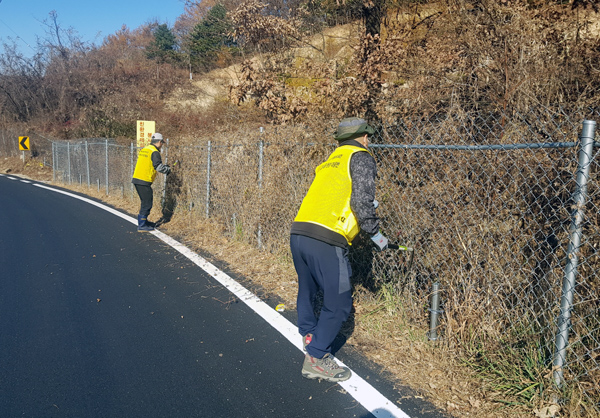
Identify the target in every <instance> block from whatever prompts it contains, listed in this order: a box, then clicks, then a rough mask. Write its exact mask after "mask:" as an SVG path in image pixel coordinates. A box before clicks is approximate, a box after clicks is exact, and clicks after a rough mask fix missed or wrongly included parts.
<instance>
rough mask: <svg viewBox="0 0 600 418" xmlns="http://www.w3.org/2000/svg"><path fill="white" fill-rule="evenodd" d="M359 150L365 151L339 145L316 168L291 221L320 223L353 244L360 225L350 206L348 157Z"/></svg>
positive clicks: (350, 180) (350, 178) (359, 148)
mask: <svg viewBox="0 0 600 418" xmlns="http://www.w3.org/2000/svg"><path fill="white" fill-rule="evenodd" d="M362 151H364V152H368V151H367V150H366V149H364V148H361V147H357V146H354V145H344V146H341V147H339V148H338V149H336V150H335V151H334V152H333V153H332V154H331V155H330V156H329V158H328V159H327V161H325V162H324V163H323V164H321V165H319V166H318V167H317V168H316V170H315V173H316V175H315V179H314V180H313V182H312V184H311V186H310V188H309V189H308V193H307V194H306V196H305V197H304V199H303V200H302V205H300V210H299V211H298V214H297V215H296V218H295V219H294V222H309V223H313V224H317V225H320V226H322V227H324V228H327V229H329V230H331V231H333V232H337V233H338V234H340V235H342V236H343V237H344V238H346V241H347V242H348V245H352V240H353V239H354V238H355V237H356V235H358V232H359V229H360V228H359V226H358V223H357V221H356V217H355V216H354V213H352V209H351V208H350V197H351V195H352V177H350V159H351V158H352V155H353V154H354V153H356V152H362Z"/></svg>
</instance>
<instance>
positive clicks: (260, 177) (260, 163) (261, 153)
mask: <svg viewBox="0 0 600 418" xmlns="http://www.w3.org/2000/svg"><path fill="white" fill-rule="evenodd" d="M263 131H264V128H263V127H262V126H261V127H260V134H261V135H262V133H263ZM264 145H265V144H264V141H263V140H262V138H261V140H260V142H259V144H258V204H259V205H260V206H261V207H262V181H263V156H264ZM260 214H261V210H260V207H259V209H258V233H257V235H258V236H257V242H258V248H259V249H261V248H262V227H261V223H260Z"/></svg>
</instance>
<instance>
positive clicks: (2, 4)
mask: <svg viewBox="0 0 600 418" xmlns="http://www.w3.org/2000/svg"><path fill="white" fill-rule="evenodd" d="M52 10H56V12H57V15H58V22H59V24H60V26H61V27H62V28H63V29H68V28H72V29H74V30H75V31H77V33H78V34H79V35H80V37H81V39H82V40H84V41H86V42H90V43H94V44H96V45H100V44H101V43H102V40H103V39H104V38H105V37H106V36H108V35H110V34H113V33H115V32H116V31H117V30H119V29H121V26H123V25H127V27H129V28H130V29H135V28H137V27H138V26H140V25H142V24H144V23H146V22H148V21H153V20H158V21H159V22H160V23H168V24H169V27H171V26H172V25H173V24H174V23H175V20H176V19H177V17H178V16H179V15H181V14H182V13H183V11H184V2H183V0H0V43H2V42H7V41H9V38H10V39H13V40H15V41H16V42H17V45H18V46H19V50H20V51H21V52H22V53H24V54H26V55H31V54H32V53H33V50H32V48H33V49H35V48H36V36H37V37H40V38H44V37H45V36H46V35H45V34H46V32H45V26H44V24H43V23H42V22H43V21H44V20H46V19H47V18H48V14H49V13H50V12H51V11H52ZM28 45H29V46H28Z"/></svg>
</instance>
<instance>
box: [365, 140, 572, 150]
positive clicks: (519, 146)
mask: <svg viewBox="0 0 600 418" xmlns="http://www.w3.org/2000/svg"><path fill="white" fill-rule="evenodd" d="M576 146H577V142H543V143H533V144H495V145H410V144H370V145H369V148H399V149H435V150H458V151H489V150H499V151H509V150H517V149H542V148H573V147H576Z"/></svg>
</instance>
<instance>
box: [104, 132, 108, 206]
mask: <svg viewBox="0 0 600 418" xmlns="http://www.w3.org/2000/svg"><path fill="white" fill-rule="evenodd" d="M105 143H106V195H107V196H108V138H106V142H105Z"/></svg>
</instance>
